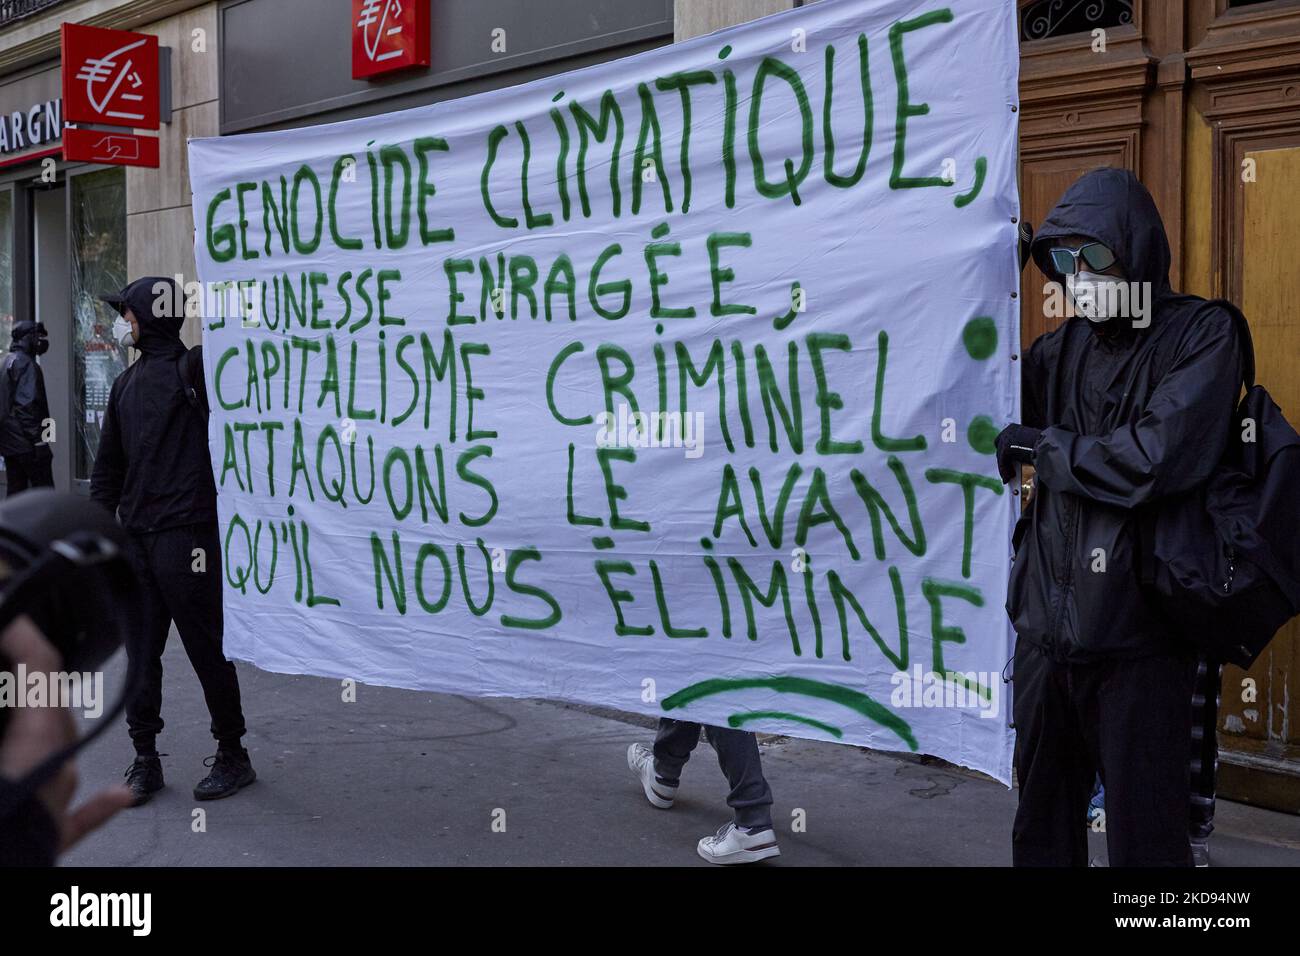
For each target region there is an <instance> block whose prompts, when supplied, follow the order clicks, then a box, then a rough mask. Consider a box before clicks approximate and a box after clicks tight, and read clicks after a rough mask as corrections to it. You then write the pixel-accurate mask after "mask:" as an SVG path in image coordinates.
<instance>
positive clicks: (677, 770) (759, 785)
mask: <svg viewBox="0 0 1300 956" xmlns="http://www.w3.org/2000/svg"><path fill="white" fill-rule="evenodd" d="M700 726H701V725H700V724H696V723H692V722H691V721H688V720H671V719H669V718H667V717H661V718H659V730H658V732H657V733H656V734H655V745H654V754H655V776H656V777H657V778H658V780H659V782H660V783H661V784H664V785H665V786H669V787H675V786H677V784H678V782H679V781H680V780H681V777H682V768H683V767H684V766H686V761H688V760H690V759H691V752H692V751H693V750H695V747H696V746H697V745H698V744H699V742H700ZM704 735H705V737H707V738H708V741H709V743H710V744H711V745H712V746H713V749H714V750H715V751H717V753H718V766H719V767H721V768H722V773H723V775H724V776H725V777H726V778H727V783H728V784H730V786H731V792H730V793H729V794H727V806H729V807H731V809H732V812H733V813H734V814H735V816H736V826H738V827H745V828H746V829H758V830H765V829H767V828H768V827H770V826H771V825H772V788H771V787H769V786H768V785H767V780H766V779H765V778H764V776H763V763H762V758H761V757H760V756H759V754H758V738H757V737H755V736H754V734H753V733H752V732H750V731H748V730H736V729H734V728H731V727H710V726H707V725H706V726H705V727H704Z"/></svg>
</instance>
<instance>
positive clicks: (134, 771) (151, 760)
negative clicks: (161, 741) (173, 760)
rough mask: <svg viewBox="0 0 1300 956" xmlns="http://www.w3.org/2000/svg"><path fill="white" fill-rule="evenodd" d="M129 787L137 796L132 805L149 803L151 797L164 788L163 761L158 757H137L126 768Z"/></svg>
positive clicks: (133, 794)
mask: <svg viewBox="0 0 1300 956" xmlns="http://www.w3.org/2000/svg"><path fill="white" fill-rule="evenodd" d="M123 776H125V777H126V786H127V789H128V790H130V791H131V794H132V796H134V797H135V799H134V800H132V801H131V806H133V807H138V806H140V804H142V803H148V802H149V798H150V797H152V796H153V795H154V794H155V793H157V792H158V791H159V790H161V789H162V788H163V772H162V761H161V760H159V759H158V758H157V757H136V758H135V760H133V761H132V762H131V766H129V767H127V768H126V773H125V774H124V775H123Z"/></svg>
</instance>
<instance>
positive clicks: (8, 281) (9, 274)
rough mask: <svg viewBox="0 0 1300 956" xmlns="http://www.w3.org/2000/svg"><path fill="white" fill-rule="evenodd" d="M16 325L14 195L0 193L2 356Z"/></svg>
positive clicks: (0, 343)
mask: <svg viewBox="0 0 1300 956" xmlns="http://www.w3.org/2000/svg"><path fill="white" fill-rule="evenodd" d="M13 324H14V194H13V192H12V190H8V189H6V190H4V191H3V192H0V356H3V355H4V353H6V352H8V351H9V332H10V330H11V329H12V328H13Z"/></svg>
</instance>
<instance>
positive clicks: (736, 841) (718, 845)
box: [696, 822, 781, 864]
mask: <svg viewBox="0 0 1300 956" xmlns="http://www.w3.org/2000/svg"><path fill="white" fill-rule="evenodd" d="M696 849H698V850H699V851H700V856H702V857H704V859H706V860H708V861H709V862H710V863H723V864H727V863H756V862H758V861H759V860H766V859H767V858H768V857H772V856H780V855H781V848H780V847H779V846H777V845H776V834H775V833H774V832H772V828H771V827H768V828H767V829H766V830H756V831H754V832H746V831H745V830H741V829H740V828H738V827H737V826H736V824H735V823H731V822H728V823H724V824H723V825H722V827H721V828H719V830H718V832H717V833H715V834H714V835H713V836H710V837H705V838H704V839H703V840H701V841H700V842H699V845H698V846H697V847H696Z"/></svg>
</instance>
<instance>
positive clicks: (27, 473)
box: [4, 451, 54, 497]
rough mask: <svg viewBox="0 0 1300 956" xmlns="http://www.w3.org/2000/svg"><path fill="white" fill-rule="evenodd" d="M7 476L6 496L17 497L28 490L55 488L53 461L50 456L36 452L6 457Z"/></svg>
mask: <svg viewBox="0 0 1300 956" xmlns="http://www.w3.org/2000/svg"><path fill="white" fill-rule="evenodd" d="M4 458H5V475H6V476H7V478H6V480H7V482H8V484H7V490H6V492H5V496H6V497H8V496H9V495H16V494H18V492H20V491H26V490H27V489H28V488H53V487H54V469H53V467H52V466H51V462H52V461H53V459H52V458H51V457H50V456H49V455H38V454H37V453H36V452H34V451H28V452H24V453H23V454H21V455H5V456H4Z"/></svg>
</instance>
